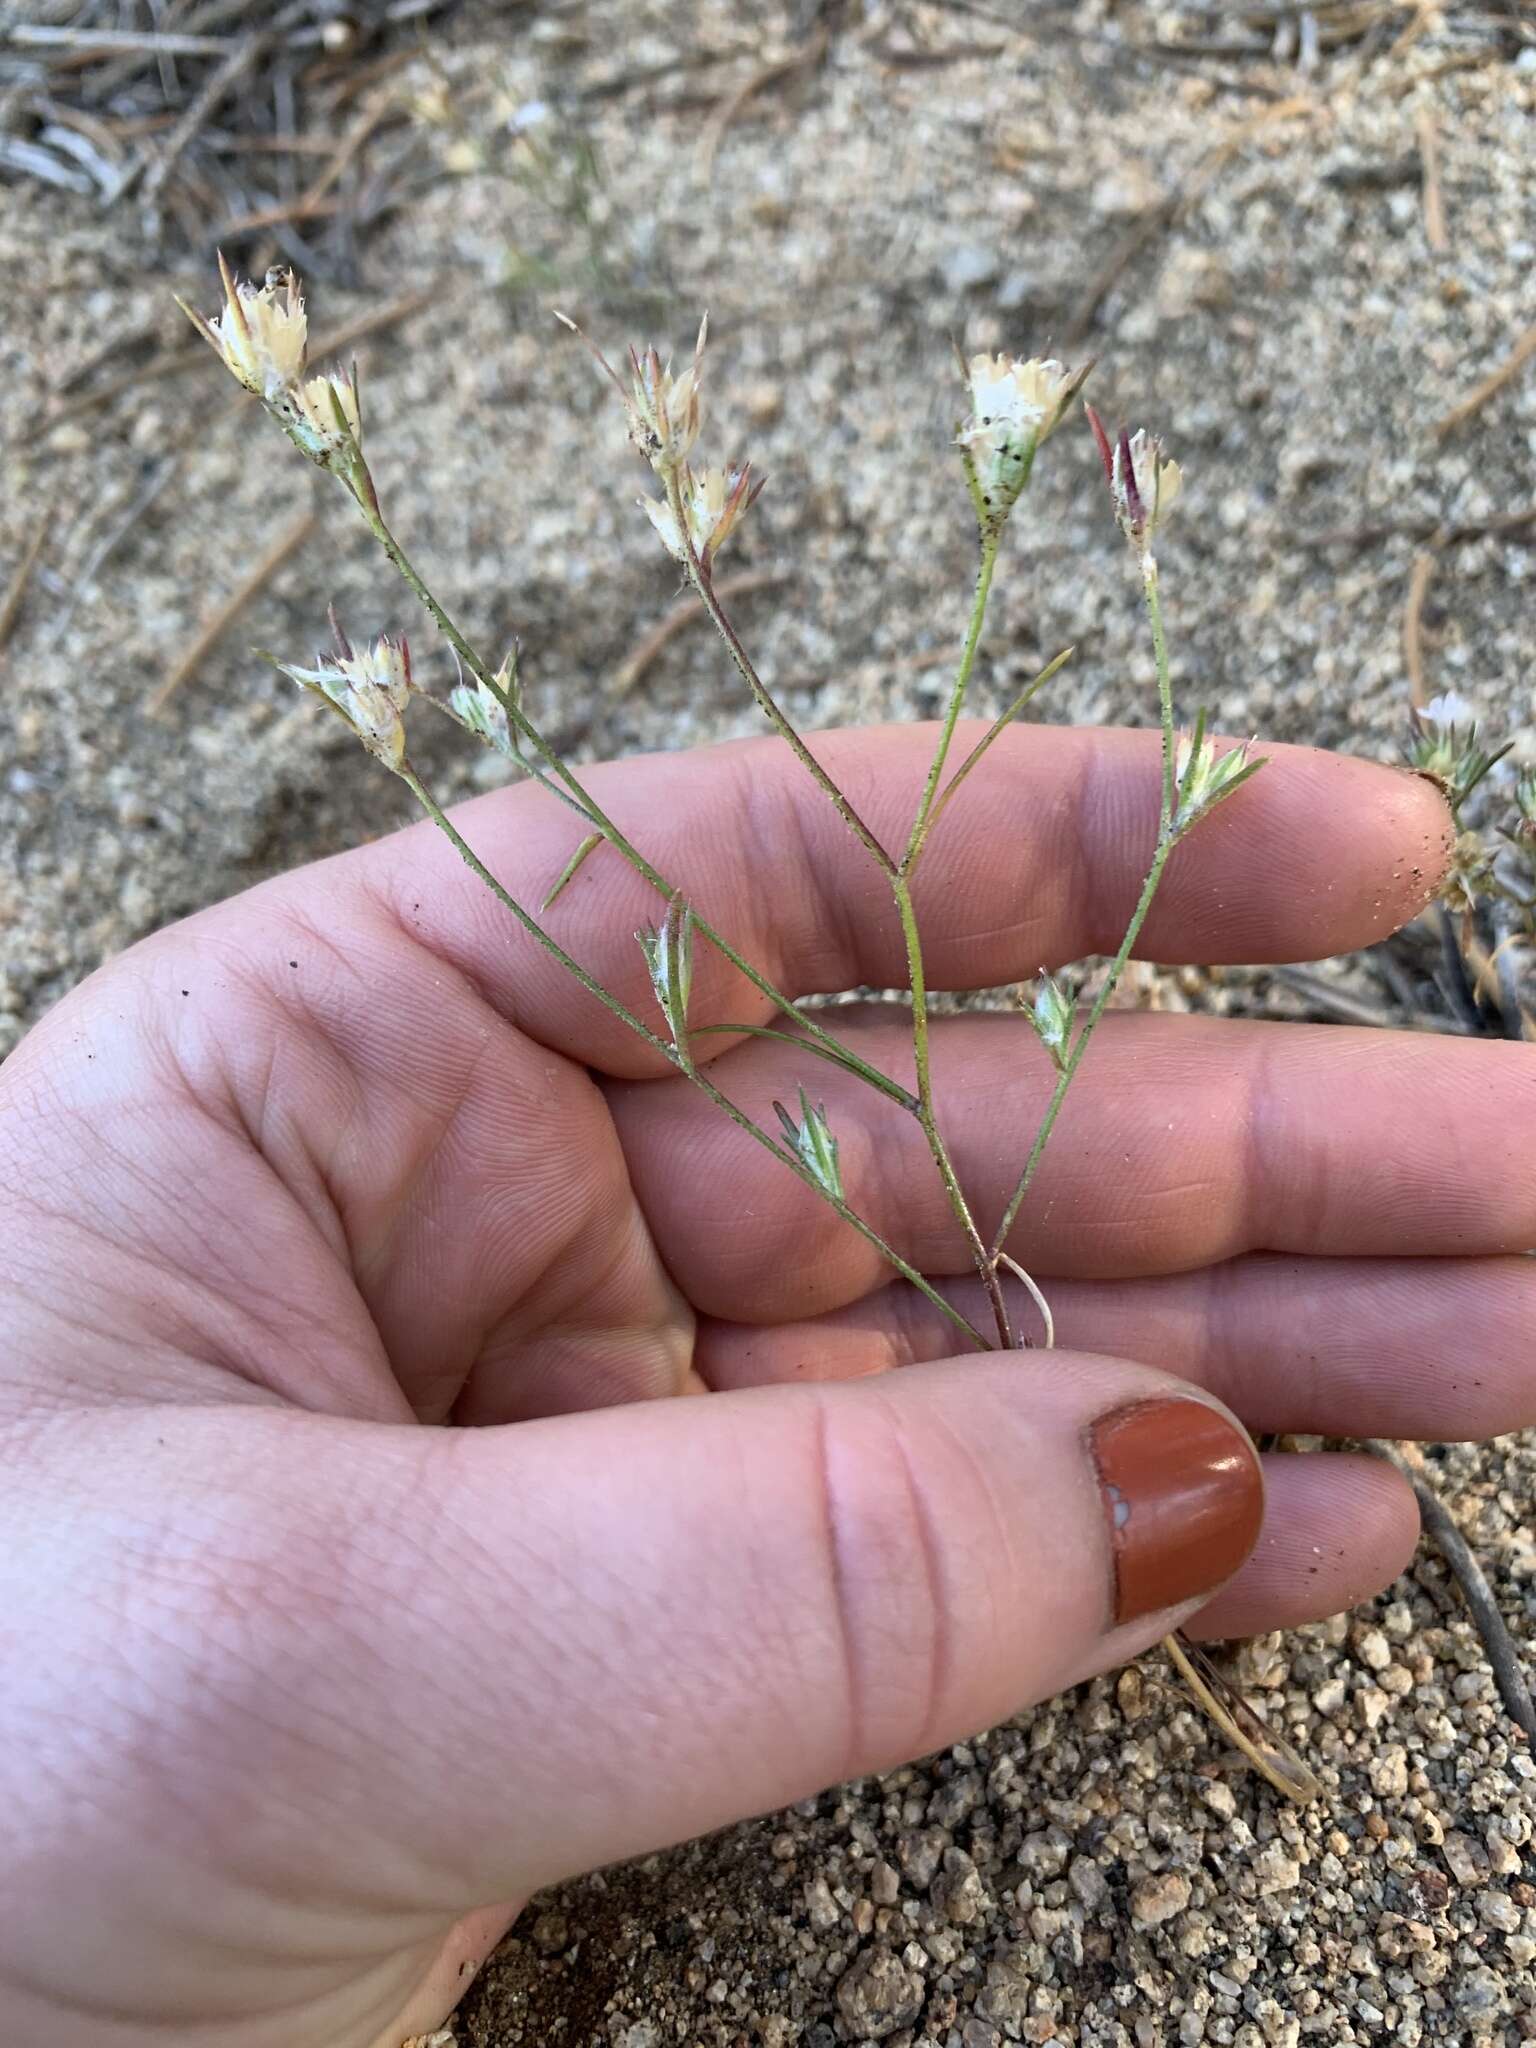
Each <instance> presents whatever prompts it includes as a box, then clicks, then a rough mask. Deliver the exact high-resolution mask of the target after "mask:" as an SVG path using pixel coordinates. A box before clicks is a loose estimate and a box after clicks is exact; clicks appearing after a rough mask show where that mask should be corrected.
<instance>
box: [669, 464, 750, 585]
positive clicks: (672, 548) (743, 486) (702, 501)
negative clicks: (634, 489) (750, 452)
mask: <svg viewBox="0 0 1536 2048" xmlns="http://www.w3.org/2000/svg"><path fill="white" fill-rule="evenodd" d="M762 488H763V480H762V478H761V477H759V478H758V479H757V481H756V482H754V481H753V479H752V465H751V463H750V462H744V463H742V464H741V466H740V467H739V468H737V469H706V470H703V471H701V472H696V471H694V470H692V469H689V468H687V467H686V466H685V467H684V469H683V471H682V474H681V475H680V477H679V478H678V495H679V496H680V498H681V499H682V503H683V513H684V517H685V518H686V520H687V522H688V539H689V540H690V541H691V542H692V543H693V552H694V554H695V555H696V556H697V557H698V559H699V561H700V562H701V563H702V564H703V566H704V567H705V568H706V569H707V568H708V567H709V565H710V563H711V562H712V561H713V560H714V558H715V556H716V555H717V554H718V553H719V552H720V549H721V548H722V547H724V545H725V543H726V541H727V540H728V539H729V538H730V536H731V533H732V531H733V529H734V528H735V526H736V524H737V522H738V521H739V520H740V519H741V517H742V515H743V514H744V513H745V512H747V511H748V510H749V509H750V507H751V506H752V504H753V502H754V501H755V499H756V497H757V494H758V492H759V491H761V489H762ZM639 503H640V505H641V507H642V509H643V510H644V512H645V516H646V517H647V519H649V520H650V522H651V524H652V526H654V527H655V529H656V531H657V532H658V533H659V534H660V535H661V538H662V543H663V545H664V546H665V547H666V550H667V552H668V554H670V555H671V556H672V557H673V559H674V560H675V561H679V562H686V561H687V559H688V550H687V548H686V547H685V546H684V542H683V534H682V531H681V529H680V527H679V526H678V522H677V514H676V512H675V511H674V510H673V507H672V503H671V500H670V499H668V498H641V499H640V500H639Z"/></svg>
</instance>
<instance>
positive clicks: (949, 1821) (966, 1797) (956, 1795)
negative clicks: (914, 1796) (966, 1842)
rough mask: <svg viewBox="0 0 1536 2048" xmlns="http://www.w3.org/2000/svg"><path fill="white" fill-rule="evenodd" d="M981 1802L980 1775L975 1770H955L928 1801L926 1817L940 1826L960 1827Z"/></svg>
mask: <svg viewBox="0 0 1536 2048" xmlns="http://www.w3.org/2000/svg"><path fill="white" fill-rule="evenodd" d="M980 1804H981V1777H980V1774H979V1773H978V1772H976V1771H957V1772H956V1774H955V1776H954V1777H952V1778H949V1779H947V1780H946V1781H945V1782H944V1784H942V1785H941V1786H940V1787H939V1789H938V1791H937V1792H935V1793H934V1795H933V1797H932V1799H930V1800H929V1802H928V1818H929V1819H930V1820H931V1821H936V1822H937V1823H938V1825H939V1826H940V1827H941V1828H949V1829H951V1830H953V1829H955V1828H958V1827H962V1826H963V1825H964V1824H965V1822H966V1821H968V1820H969V1819H970V1817H971V1815H972V1814H973V1813H974V1812H975V1811H976V1809H977V1807H978V1806H980Z"/></svg>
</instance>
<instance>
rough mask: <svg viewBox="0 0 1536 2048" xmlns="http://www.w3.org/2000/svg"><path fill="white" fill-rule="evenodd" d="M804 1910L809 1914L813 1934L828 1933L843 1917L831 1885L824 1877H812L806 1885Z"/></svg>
mask: <svg viewBox="0 0 1536 2048" xmlns="http://www.w3.org/2000/svg"><path fill="white" fill-rule="evenodd" d="M805 1910H806V1912H807V1914H808V1915H809V1916H810V1922H811V1931H812V1933H814V1934H830V1933H831V1931H832V1929H833V1928H834V1927H835V1926H836V1925H837V1923H838V1921H839V1920H841V1918H842V1917H843V1915H842V1908H841V1907H840V1906H839V1905H838V1903H837V1901H836V1899H834V1898H833V1896H832V1887H831V1886H830V1885H829V1884H828V1883H827V1880H826V1879H825V1878H824V1877H813V1878H812V1879H811V1881H810V1883H809V1884H808V1885H807V1886H806V1888H805Z"/></svg>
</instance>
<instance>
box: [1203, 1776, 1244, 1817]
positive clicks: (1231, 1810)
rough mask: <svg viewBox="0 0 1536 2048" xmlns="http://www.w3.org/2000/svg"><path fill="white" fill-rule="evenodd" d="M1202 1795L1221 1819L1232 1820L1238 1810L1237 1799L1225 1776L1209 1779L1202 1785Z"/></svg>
mask: <svg viewBox="0 0 1536 2048" xmlns="http://www.w3.org/2000/svg"><path fill="white" fill-rule="evenodd" d="M1200 1797H1201V1798H1202V1799H1203V1800H1204V1801H1205V1803H1206V1805H1207V1806H1208V1807H1209V1808H1210V1809H1211V1811H1212V1813H1214V1814H1215V1815H1216V1816H1217V1818H1218V1819H1220V1820H1231V1819H1232V1817H1233V1816H1234V1814H1235V1813H1236V1812H1237V1799H1236V1797H1235V1795H1234V1794H1233V1791H1232V1787H1231V1786H1230V1785H1229V1784H1228V1783H1227V1782H1226V1780H1225V1779H1224V1778H1211V1779H1209V1780H1208V1781H1207V1782H1206V1783H1205V1784H1203V1785H1202V1786H1201V1787H1200Z"/></svg>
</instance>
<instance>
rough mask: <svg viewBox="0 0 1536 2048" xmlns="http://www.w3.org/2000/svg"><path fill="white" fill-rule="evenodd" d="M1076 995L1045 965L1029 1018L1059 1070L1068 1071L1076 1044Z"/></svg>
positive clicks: (1036, 986) (1052, 1062) (1036, 985)
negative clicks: (1074, 1000) (1072, 1047)
mask: <svg viewBox="0 0 1536 2048" xmlns="http://www.w3.org/2000/svg"><path fill="white" fill-rule="evenodd" d="M1072 1018H1073V1006H1072V998H1071V997H1070V996H1069V995H1068V994H1067V992H1066V990H1065V989H1064V988H1063V987H1062V986H1061V984H1060V982H1059V981H1057V979H1056V977H1055V976H1054V975H1052V974H1047V973H1046V971H1045V969H1044V968H1043V967H1042V968H1041V970H1040V979H1039V980H1038V981H1037V982H1036V984H1035V999H1034V1002H1033V1003H1032V1004H1031V1006H1030V1009H1029V1021H1030V1023H1031V1024H1032V1025H1033V1026H1034V1031H1035V1036H1036V1037H1037V1038H1038V1039H1039V1041H1040V1043H1041V1044H1042V1045H1043V1046H1044V1047H1045V1049H1046V1051H1047V1052H1048V1053H1049V1054H1050V1056H1051V1064H1052V1065H1053V1066H1054V1067H1055V1068H1056V1071H1057V1072H1058V1073H1061V1072H1063V1071H1064V1070H1065V1068H1066V1064H1067V1058H1068V1055H1069V1053H1070V1052H1071V1044H1072Z"/></svg>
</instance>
